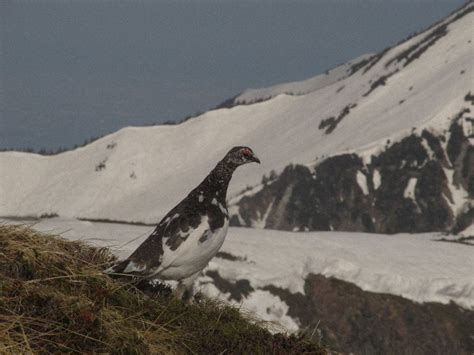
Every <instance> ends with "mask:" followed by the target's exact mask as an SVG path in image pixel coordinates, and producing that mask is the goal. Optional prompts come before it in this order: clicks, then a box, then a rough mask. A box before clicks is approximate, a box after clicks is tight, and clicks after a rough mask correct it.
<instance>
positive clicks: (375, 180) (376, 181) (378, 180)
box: [372, 169, 382, 190]
mask: <svg viewBox="0 0 474 355" xmlns="http://www.w3.org/2000/svg"><path fill="white" fill-rule="evenodd" d="M372 181H373V183H374V189H375V190H377V189H378V188H379V187H380V185H381V184H382V177H381V176H380V173H379V171H378V170H377V169H375V170H374V174H373V177H372Z"/></svg>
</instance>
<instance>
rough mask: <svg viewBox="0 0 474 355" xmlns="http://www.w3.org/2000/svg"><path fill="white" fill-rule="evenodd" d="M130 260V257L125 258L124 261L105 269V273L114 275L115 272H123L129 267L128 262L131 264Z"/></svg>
mask: <svg viewBox="0 0 474 355" xmlns="http://www.w3.org/2000/svg"><path fill="white" fill-rule="evenodd" d="M129 262H130V260H128V259H126V260H123V261H119V262H118V263H116V264H115V265H112V266H111V267H109V268H108V269H105V270H104V273H106V274H110V275H112V276H113V275H114V274H123V273H124V271H125V269H126V268H127V266H128V264H129ZM115 276H119V275H115Z"/></svg>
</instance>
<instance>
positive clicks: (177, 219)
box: [105, 146, 260, 300]
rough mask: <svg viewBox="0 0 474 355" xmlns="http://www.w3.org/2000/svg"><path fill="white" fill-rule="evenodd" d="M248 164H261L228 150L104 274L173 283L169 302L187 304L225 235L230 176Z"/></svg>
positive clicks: (246, 152)
mask: <svg viewBox="0 0 474 355" xmlns="http://www.w3.org/2000/svg"><path fill="white" fill-rule="evenodd" d="M252 162H255V163H258V164H260V160H259V158H258V157H257V156H256V155H255V154H254V152H253V151H252V149H250V148H249V147H245V146H236V147H233V148H232V149H230V150H229V151H228V153H227V154H226V155H225V156H224V158H223V159H222V160H220V161H219V162H218V163H217V165H216V166H215V168H214V169H212V171H211V172H210V173H209V174H208V175H207V176H206V177H205V178H204V180H203V181H202V182H201V183H200V184H199V185H198V186H197V187H196V188H194V189H193V190H192V191H191V192H190V193H189V194H188V195H187V196H186V197H185V198H184V199H183V200H182V201H181V202H179V203H178V204H177V205H176V206H175V207H174V208H172V209H171V210H170V211H169V212H168V213H167V214H166V215H165V216H164V217H163V219H162V220H161V221H160V222H159V223H158V225H157V226H156V228H155V229H154V230H153V232H152V233H151V234H150V235H149V236H148V238H147V239H146V240H145V241H144V242H143V243H142V244H141V245H139V246H138V248H137V249H136V250H135V251H134V252H133V253H132V254H131V255H130V256H129V257H128V258H127V259H125V260H123V261H120V262H118V263H116V264H115V265H113V266H112V267H110V268H108V269H107V270H105V272H106V273H108V274H115V275H117V274H119V275H123V274H127V275H131V276H136V277H140V278H141V279H142V280H143V279H145V280H175V281H178V285H177V287H176V289H175V290H174V291H173V293H174V296H175V297H176V298H178V299H180V300H189V299H190V298H192V296H193V284H194V281H195V280H196V278H197V277H198V276H199V274H200V273H201V271H202V270H203V269H204V268H205V267H206V266H207V264H208V263H209V261H210V260H211V259H212V258H213V257H214V256H215V255H216V254H217V252H218V251H219V249H220V248H221V246H222V244H223V243H224V239H225V237H226V235H227V230H228V227H229V212H228V210H227V205H226V197H227V189H228V187H229V183H230V180H231V178H232V174H233V173H234V171H235V170H236V169H237V168H238V167H239V166H241V165H245V164H248V163H252Z"/></svg>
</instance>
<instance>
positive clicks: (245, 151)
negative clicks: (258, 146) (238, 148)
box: [242, 148, 252, 157]
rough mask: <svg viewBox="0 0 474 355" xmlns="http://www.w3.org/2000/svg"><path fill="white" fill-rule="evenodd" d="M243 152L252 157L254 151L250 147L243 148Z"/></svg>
mask: <svg viewBox="0 0 474 355" xmlns="http://www.w3.org/2000/svg"><path fill="white" fill-rule="evenodd" d="M242 154H243V155H245V156H246V157H251V156H252V152H251V151H250V149H248V148H244V149H242Z"/></svg>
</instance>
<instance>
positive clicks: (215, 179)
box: [197, 160, 238, 203]
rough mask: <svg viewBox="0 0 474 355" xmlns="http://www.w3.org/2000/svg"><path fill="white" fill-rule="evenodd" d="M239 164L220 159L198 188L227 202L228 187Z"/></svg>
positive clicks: (222, 201) (220, 200)
mask: <svg viewBox="0 0 474 355" xmlns="http://www.w3.org/2000/svg"><path fill="white" fill-rule="evenodd" d="M237 166H238V165H235V164H232V163H229V162H224V161H223V160H222V161H220V162H219V163H218V164H217V165H216V167H215V168H214V169H213V170H212V171H211V172H210V173H209V175H208V176H207V177H206V178H205V179H204V181H203V182H202V183H201V184H200V185H199V186H198V189H197V190H200V191H206V193H209V194H213V195H214V196H215V197H216V198H217V200H218V201H219V202H221V203H225V199H226V195H227V188H228V187H229V182H230V179H231V178H232V174H233V173H234V171H235V169H237Z"/></svg>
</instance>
